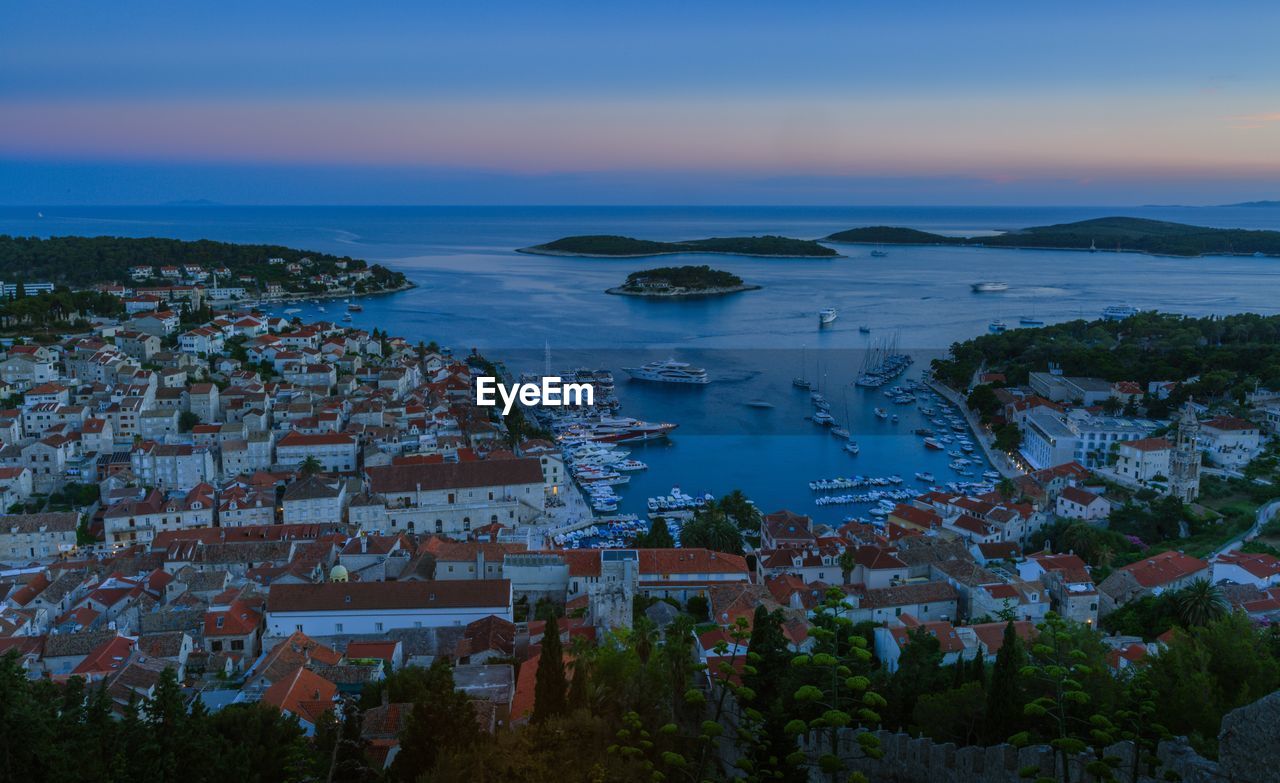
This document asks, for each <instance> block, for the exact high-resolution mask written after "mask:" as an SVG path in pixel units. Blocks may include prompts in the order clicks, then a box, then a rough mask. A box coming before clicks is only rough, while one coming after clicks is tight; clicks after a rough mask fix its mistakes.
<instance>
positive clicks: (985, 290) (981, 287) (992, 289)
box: [970, 280, 1009, 294]
mask: <svg viewBox="0 0 1280 783" xmlns="http://www.w3.org/2000/svg"><path fill="white" fill-rule="evenodd" d="M970 287H971V288H972V289H973V292H974V293H975V294H996V293H999V292H1001V291H1008V290H1009V284H1008V283H1006V282H1004V281H1003V280H983V281H980V282H977V283H974V284H973V285H972V286H970Z"/></svg>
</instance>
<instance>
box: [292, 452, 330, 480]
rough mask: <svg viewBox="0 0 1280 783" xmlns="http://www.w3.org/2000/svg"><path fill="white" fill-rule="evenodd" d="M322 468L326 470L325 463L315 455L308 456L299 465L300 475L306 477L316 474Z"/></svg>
mask: <svg viewBox="0 0 1280 783" xmlns="http://www.w3.org/2000/svg"><path fill="white" fill-rule="evenodd" d="M322 470H324V465H321V464H320V460H318V459H316V458H315V457H307V458H306V459H304V460H303V461H302V464H301V465H299V466H298V476H300V477H303V478H306V477H307V476H314V475H316V474H318V473H320V472H321V471H322Z"/></svg>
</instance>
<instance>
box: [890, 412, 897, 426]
mask: <svg viewBox="0 0 1280 783" xmlns="http://www.w3.org/2000/svg"><path fill="white" fill-rule="evenodd" d="M889 421H892V422H893V423H894V424H897V423H898V414H896V413H895V414H893V415H892V416H890V417H889Z"/></svg>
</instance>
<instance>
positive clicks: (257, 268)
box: [0, 235, 413, 299]
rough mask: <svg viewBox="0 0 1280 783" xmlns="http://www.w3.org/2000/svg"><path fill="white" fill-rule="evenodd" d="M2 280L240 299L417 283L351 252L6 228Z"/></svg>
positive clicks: (0, 241)
mask: <svg viewBox="0 0 1280 783" xmlns="http://www.w3.org/2000/svg"><path fill="white" fill-rule="evenodd" d="M0 280H4V281H6V282H13V281H20V282H23V283H35V282H37V281H38V282H40V283H44V284H46V285H47V286H48V288H49V289H50V290H51V289H52V288H54V287H67V288H72V289H79V288H89V287H92V286H97V285H103V284H115V285H124V286H128V287H130V288H140V287H143V288H145V287H147V286H151V287H157V286H161V287H163V286H174V285H199V286H206V287H209V288H213V289H220V290H227V291H235V292H238V295H236V296H235V297H234V298H237V299H254V298H259V297H263V298H265V297H270V298H276V299H279V298H287V297H292V296H308V297H324V296H351V295H353V294H354V295H357V296H358V295H361V294H376V293H389V292H392V291H399V290H403V289H405V288H412V287H413V284H412V283H410V282H409V281H408V280H407V279H406V278H405V276H404V273H403V272H396V271H393V270H390V269H387V268H386V267H384V266H381V265H379V264H369V263H367V262H365V261H363V260H361V259H358V258H351V257H350V256H335V255H331V254H329V253H317V252H314V251H310V250H298V249H295V248H290V247H282V246H280V245H242V244H236V243H231V242H214V241H212V240H208V239H201V240H198V241H195V242H187V241H183V240H179V239H168V238H161V237H141V238H135V237H109V236H98V237H81V236H63V237H49V238H45V239H42V238H39V237H15V236H7V235H0Z"/></svg>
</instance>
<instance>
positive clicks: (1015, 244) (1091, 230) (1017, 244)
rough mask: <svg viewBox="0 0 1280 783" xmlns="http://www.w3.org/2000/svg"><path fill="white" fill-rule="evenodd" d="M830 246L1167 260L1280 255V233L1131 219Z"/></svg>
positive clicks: (860, 231)
mask: <svg viewBox="0 0 1280 783" xmlns="http://www.w3.org/2000/svg"><path fill="white" fill-rule="evenodd" d="M826 239H827V241H829V242H846V243H857V244H898V245H957V246H969V247H1010V248H1038V249H1044V250H1098V251H1103V250H1106V251H1124V252H1134V253H1147V254H1151V255H1166V256H1206V255H1262V256H1275V255H1280V231H1254V230H1248V229H1242V228H1210V227H1207V226H1191V225H1187V224H1184V223H1171V222H1168V221H1163V220H1148V219H1145V218H1133V217H1104V218H1095V219H1093V220H1081V221H1078V222H1075V223H1061V224H1057V225H1052V226H1033V227H1031V228H1022V229H1017V230H1013V231H1006V232H1004V233H1002V234H997V235H994V236H980V237H949V236H943V235H941V234H932V233H929V232H927V231H917V230H915V229H911V228H902V227H897V226H866V227H863V228H854V229H850V230H848V231H840V232H837V233H835V234H832V235H831V236H829V237H827V238H826Z"/></svg>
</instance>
